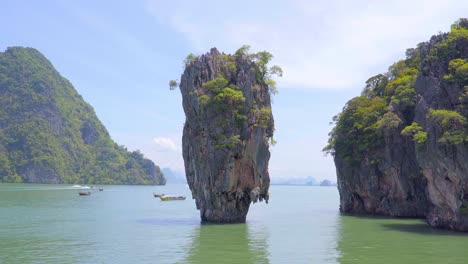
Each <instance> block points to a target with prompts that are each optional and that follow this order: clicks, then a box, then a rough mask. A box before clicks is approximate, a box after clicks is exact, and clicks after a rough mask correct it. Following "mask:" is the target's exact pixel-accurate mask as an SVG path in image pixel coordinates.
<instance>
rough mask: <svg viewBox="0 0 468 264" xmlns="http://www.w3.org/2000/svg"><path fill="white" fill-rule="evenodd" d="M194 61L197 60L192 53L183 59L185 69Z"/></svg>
mask: <svg viewBox="0 0 468 264" xmlns="http://www.w3.org/2000/svg"><path fill="white" fill-rule="evenodd" d="M196 59H197V56H195V54H193V53H190V54H189V55H187V57H185V59H184V65H185V67H187V66H189V65H190V64H192V62H194V61H195V60H196Z"/></svg>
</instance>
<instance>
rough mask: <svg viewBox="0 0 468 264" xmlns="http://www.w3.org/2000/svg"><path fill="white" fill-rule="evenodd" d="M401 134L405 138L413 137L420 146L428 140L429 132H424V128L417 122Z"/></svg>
mask: <svg viewBox="0 0 468 264" xmlns="http://www.w3.org/2000/svg"><path fill="white" fill-rule="evenodd" d="M401 134H402V135H405V136H412V137H413V140H414V141H415V142H416V143H418V144H422V143H424V142H426V140H427V132H424V131H423V128H422V126H420V125H419V124H418V123H417V122H413V123H411V125H409V126H407V127H405V128H404V129H403V130H402V131H401Z"/></svg>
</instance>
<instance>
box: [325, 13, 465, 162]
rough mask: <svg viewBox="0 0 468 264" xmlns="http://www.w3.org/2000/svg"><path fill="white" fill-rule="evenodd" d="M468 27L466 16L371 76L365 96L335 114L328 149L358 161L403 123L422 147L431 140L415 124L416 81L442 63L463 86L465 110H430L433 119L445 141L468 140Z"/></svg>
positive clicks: (450, 78)
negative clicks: (382, 70) (404, 56)
mask: <svg viewBox="0 0 468 264" xmlns="http://www.w3.org/2000/svg"><path fill="white" fill-rule="evenodd" d="M467 25H468V20H466V19H462V20H460V21H458V22H457V23H455V24H454V25H453V26H452V30H451V31H450V32H449V33H448V34H440V35H438V36H435V37H433V38H432V39H431V41H430V42H428V43H421V44H419V45H418V47H417V48H415V49H408V50H407V51H406V58H405V59H404V60H400V61H398V62H396V63H395V64H393V65H392V66H390V67H389V69H388V72H387V73H384V74H378V75H376V76H373V77H371V78H370V79H368V80H367V81H366V86H365V87H364V89H363V92H362V95H361V96H360V97H356V98H354V99H352V100H350V101H349V102H348V103H347V105H346V107H345V108H344V109H343V111H342V113H340V114H339V115H338V116H336V117H334V122H335V127H334V128H333V130H332V131H331V132H330V134H329V135H330V137H329V140H328V145H327V146H326V147H325V148H324V151H325V152H327V153H331V154H334V155H335V156H336V157H340V158H342V159H344V160H347V161H350V162H351V163H352V164H354V165H356V164H359V162H360V161H362V159H363V158H364V157H366V156H365V154H364V153H365V152H366V150H367V152H371V151H372V150H373V149H376V148H378V147H379V140H378V139H379V138H380V141H382V138H381V136H382V135H385V133H387V132H392V131H391V130H393V129H399V128H400V127H401V126H402V125H403V126H406V127H405V128H404V129H403V130H402V131H401V133H402V135H407V136H411V137H412V139H413V140H414V141H415V142H416V143H418V145H421V144H423V143H424V142H426V141H427V140H428V138H429V135H428V133H427V132H426V131H424V130H423V128H422V127H421V126H420V125H419V124H417V123H411V122H412V121H413V119H414V115H415V105H416V98H417V96H416V91H415V83H416V79H417V78H418V76H420V75H422V76H427V75H428V74H438V73H439V72H440V68H441V67H440V66H442V71H443V70H444V68H443V67H447V75H446V76H444V79H445V80H447V81H449V82H456V83H457V84H458V85H459V86H460V87H461V88H462V89H461V91H460V94H459V100H460V102H459V104H456V105H455V106H454V108H455V109H456V110H457V111H459V112H457V111H450V110H444V109H440V110H430V112H429V114H428V116H427V118H428V119H431V120H434V121H436V123H437V124H438V125H439V127H440V129H441V130H442V131H443V135H442V136H441V137H440V138H439V142H444V143H450V144H462V143H464V142H467V141H468V136H467V132H466V131H467V127H468V125H467V124H466V120H465V118H466V117H467V116H468V92H467V91H468V59H467V58H466V54H464V51H465V50H466V49H465V47H466V46H468V28H467ZM422 60H423V61H422ZM441 85H445V83H442V84H441ZM463 87H465V88H464V90H463ZM366 99H367V100H366ZM374 99H379V100H378V101H373V100H374ZM382 102H383V103H382ZM376 128H377V129H376ZM367 157H369V156H367Z"/></svg>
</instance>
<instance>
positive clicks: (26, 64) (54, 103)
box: [0, 48, 165, 184]
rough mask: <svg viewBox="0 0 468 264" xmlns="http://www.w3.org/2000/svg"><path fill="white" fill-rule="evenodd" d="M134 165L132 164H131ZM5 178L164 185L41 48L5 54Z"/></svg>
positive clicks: (0, 166)
mask: <svg viewBox="0 0 468 264" xmlns="http://www.w3.org/2000/svg"><path fill="white" fill-rule="evenodd" d="M130 164H131V166H130ZM0 182H38V183H48V182H60V183H94V184H102V183H109V184H164V182H165V179H164V177H163V175H162V173H161V172H160V170H159V168H158V167H157V166H155V165H154V164H153V162H152V161H150V160H148V159H145V158H143V156H142V155H141V153H138V152H129V151H127V150H126V149H125V148H124V147H121V146H118V145H117V144H115V143H114V142H113V141H112V139H111V138H110V137H109V133H108V132H107V130H106V129H105V127H104V126H103V125H102V123H101V122H100V121H99V120H98V119H97V117H96V114H95V112H94V110H93V108H92V107H91V106H90V105H89V104H87V103H86V102H85V101H84V100H83V98H82V97H81V96H80V95H79V94H78V93H77V92H76V91H75V89H74V88H73V86H72V85H71V84H70V82H68V81H67V80H66V79H64V78H63V77H61V76H60V74H59V73H58V72H57V71H56V70H55V69H54V68H53V66H52V64H51V63H50V62H49V61H48V60H47V59H46V58H45V57H44V56H43V55H42V54H40V53H39V52H38V51H37V50H34V49H30V48H9V49H7V51H5V52H3V53H0Z"/></svg>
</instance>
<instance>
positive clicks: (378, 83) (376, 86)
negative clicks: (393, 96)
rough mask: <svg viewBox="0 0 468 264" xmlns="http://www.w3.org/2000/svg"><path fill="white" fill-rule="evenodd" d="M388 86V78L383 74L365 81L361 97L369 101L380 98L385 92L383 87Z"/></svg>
mask: <svg viewBox="0 0 468 264" xmlns="http://www.w3.org/2000/svg"><path fill="white" fill-rule="evenodd" d="M387 84H388V77H387V76H385V75H383V74H378V75H375V76H373V77H371V78H369V79H368V80H367V81H366V86H365V88H364V90H363V91H362V95H364V96H366V97H367V98H369V99H371V98H374V97H376V96H379V97H382V96H383V95H384V92H385V87H387Z"/></svg>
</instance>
